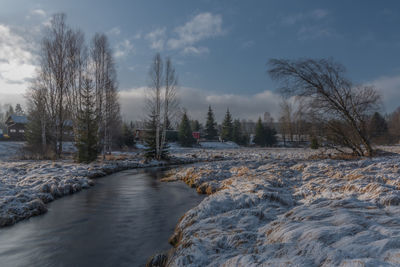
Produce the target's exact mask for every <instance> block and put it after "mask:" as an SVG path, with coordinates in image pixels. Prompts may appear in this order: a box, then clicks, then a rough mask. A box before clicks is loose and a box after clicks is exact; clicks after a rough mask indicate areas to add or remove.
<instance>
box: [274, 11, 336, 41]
mask: <svg viewBox="0 0 400 267" xmlns="http://www.w3.org/2000/svg"><path fill="white" fill-rule="evenodd" d="M328 15H329V12H328V11H327V10H326V9H314V10H311V11H309V12H305V13H304V12H302V13H297V14H294V15H289V16H285V17H283V18H282V20H281V24H282V25H284V26H294V27H297V38H298V39H299V40H300V41H305V40H315V39H318V38H333V37H339V36H340V34H338V33H337V32H336V31H335V30H334V29H332V28H331V27H329V20H326V18H327V17H328Z"/></svg>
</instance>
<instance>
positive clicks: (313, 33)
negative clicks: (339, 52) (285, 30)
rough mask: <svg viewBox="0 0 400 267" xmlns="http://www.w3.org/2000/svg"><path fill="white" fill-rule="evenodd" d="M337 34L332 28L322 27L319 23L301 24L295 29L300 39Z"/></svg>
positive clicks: (334, 35)
mask: <svg viewBox="0 0 400 267" xmlns="http://www.w3.org/2000/svg"><path fill="white" fill-rule="evenodd" d="M339 36H340V35H339V34H338V33H336V32H335V31H334V30H333V29H330V28H328V27H322V26H321V25H310V26H301V27H300V29H299V30H298V31H297V37H298V39H299V40H300V41H305V40H313V39H318V38H332V37H339Z"/></svg>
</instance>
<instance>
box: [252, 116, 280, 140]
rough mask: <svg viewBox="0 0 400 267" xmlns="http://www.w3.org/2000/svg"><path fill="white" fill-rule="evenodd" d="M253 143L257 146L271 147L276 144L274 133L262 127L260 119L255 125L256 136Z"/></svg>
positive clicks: (266, 127) (268, 128) (270, 129)
mask: <svg viewBox="0 0 400 267" xmlns="http://www.w3.org/2000/svg"><path fill="white" fill-rule="evenodd" d="M254 143H255V144H256V145H259V146H272V145H273V144H275V143H276V131H275V129H273V128H270V127H268V126H264V125H263V123H262V121H261V118H258V121H257V124H256V134H255V137H254Z"/></svg>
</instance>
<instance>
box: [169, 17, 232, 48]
mask: <svg viewBox="0 0 400 267" xmlns="http://www.w3.org/2000/svg"><path fill="white" fill-rule="evenodd" d="M175 33H176V34H177V35H178V36H177V37H176V38H171V39H169V40H168V42H167V45H168V48H169V49H182V50H183V51H184V52H185V50H186V53H187V52H190V51H191V52H194V53H199V52H207V51H208V49H207V50H206V49H204V48H202V49H201V48H198V47H196V46H195V44H196V43H197V42H199V41H201V40H204V39H208V38H211V37H217V36H221V35H223V34H225V31H224V30H223V29H222V16H221V15H219V14H212V13H209V12H205V13H200V14H198V15H196V16H195V17H193V18H192V19H191V20H190V21H188V22H186V23H185V25H183V26H179V27H177V28H175Z"/></svg>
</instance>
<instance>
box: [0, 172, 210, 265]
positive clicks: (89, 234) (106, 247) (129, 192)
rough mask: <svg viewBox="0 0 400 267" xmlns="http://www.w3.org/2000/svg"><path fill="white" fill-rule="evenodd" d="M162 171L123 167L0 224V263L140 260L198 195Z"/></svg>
mask: <svg viewBox="0 0 400 267" xmlns="http://www.w3.org/2000/svg"><path fill="white" fill-rule="evenodd" d="M161 176H162V172H161V171H160V170H159V169H152V170H149V171H147V172H138V171H134V170H132V171H125V172H121V173H117V174H113V175H110V176H109V177H105V178H101V179H98V180H97V181H96V186H95V187H93V188H91V189H90V190H86V191H83V192H81V193H78V194H75V195H72V196H68V197H65V198H62V199H59V200H57V201H55V202H53V203H51V204H50V206H49V212H48V213H47V214H45V215H43V216H39V217H34V218H31V219H29V220H27V221H23V222H20V223H18V224H16V225H14V226H12V227H8V228H3V229H1V230H0V265H1V266H142V265H144V263H145V262H146V260H147V258H148V257H149V256H151V255H152V254H154V253H155V252H157V251H164V250H167V249H169V248H170V246H169V244H168V242H167V240H168V238H169V237H170V235H171V234H172V233H173V230H174V227H175V225H176V223H177V222H178V220H179V218H180V217H181V216H182V215H183V214H184V213H185V212H186V211H187V210H188V209H190V208H191V207H193V206H195V205H197V204H198V203H199V202H200V201H201V200H202V199H203V196H201V195H197V194H196V192H195V191H194V190H193V189H190V188H189V187H187V186H186V185H185V184H183V183H180V182H174V183H161V182H160V181H159V179H160V178H161Z"/></svg>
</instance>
